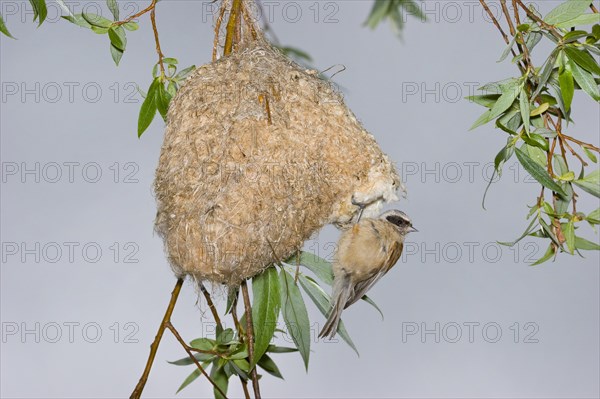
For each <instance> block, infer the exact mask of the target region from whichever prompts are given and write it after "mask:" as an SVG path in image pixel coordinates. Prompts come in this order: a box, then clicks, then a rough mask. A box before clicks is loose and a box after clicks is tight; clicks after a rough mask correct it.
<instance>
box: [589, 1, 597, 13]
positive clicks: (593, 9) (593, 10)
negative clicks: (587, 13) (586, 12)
mask: <svg viewBox="0 0 600 399" xmlns="http://www.w3.org/2000/svg"><path fill="white" fill-rule="evenodd" d="M590 8H591V9H592V12H593V13H594V14H598V9H597V8H596V6H595V5H594V3H592V4H590Z"/></svg>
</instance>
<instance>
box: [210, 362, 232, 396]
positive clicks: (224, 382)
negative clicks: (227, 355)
mask: <svg viewBox="0 0 600 399" xmlns="http://www.w3.org/2000/svg"><path fill="white" fill-rule="evenodd" d="M210 378H211V379H212V380H213V381H214V382H215V384H217V386H218V387H219V388H221V390H222V391H223V393H224V394H226V395H227V388H228V386H229V377H228V376H227V374H226V373H225V370H224V369H223V367H219V366H218V362H217V360H216V359H215V360H214V361H213V366H212V369H211V370H210ZM213 394H214V395H215V399H225V397H223V395H221V393H220V392H219V391H217V389H216V388H213Z"/></svg>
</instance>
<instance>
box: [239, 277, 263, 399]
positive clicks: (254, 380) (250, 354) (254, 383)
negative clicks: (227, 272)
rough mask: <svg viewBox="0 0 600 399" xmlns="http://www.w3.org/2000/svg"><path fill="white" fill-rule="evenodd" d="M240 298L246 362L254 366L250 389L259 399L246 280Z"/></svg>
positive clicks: (250, 307) (250, 310)
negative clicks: (245, 344) (242, 302)
mask: <svg viewBox="0 0 600 399" xmlns="http://www.w3.org/2000/svg"><path fill="white" fill-rule="evenodd" d="M242 296H243V297H244V306H245V308H246V337H247V338H248V360H249V362H250V365H251V366H252V365H254V366H253V367H252V370H251V371H250V376H251V378H252V388H253V389H254V397H255V398H256V399H260V386H259V385H258V374H257V373H256V365H255V364H254V329H253V327H252V306H251V305H250V296H249V295H248V284H247V283H246V280H244V281H243V282H242Z"/></svg>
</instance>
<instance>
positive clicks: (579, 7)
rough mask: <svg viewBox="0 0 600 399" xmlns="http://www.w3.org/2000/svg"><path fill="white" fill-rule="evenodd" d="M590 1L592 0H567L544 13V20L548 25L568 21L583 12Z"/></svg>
mask: <svg viewBox="0 0 600 399" xmlns="http://www.w3.org/2000/svg"><path fill="white" fill-rule="evenodd" d="M591 3H592V0H567V1H565V2H564V3H562V4H560V5H559V6H557V7H556V8H554V9H553V10H552V11H550V12H549V13H548V14H546V17H545V18H544V21H545V22H546V23H547V24H548V25H556V24H560V23H562V22H566V21H570V20H572V19H575V18H577V17H579V16H580V15H581V14H583V13H585V12H586V11H587V9H588V7H589V6H590V4H591Z"/></svg>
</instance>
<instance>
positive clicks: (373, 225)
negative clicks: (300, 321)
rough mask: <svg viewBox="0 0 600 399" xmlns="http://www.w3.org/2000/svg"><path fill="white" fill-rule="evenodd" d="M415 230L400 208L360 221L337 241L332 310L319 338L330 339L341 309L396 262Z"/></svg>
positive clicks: (362, 292)
mask: <svg viewBox="0 0 600 399" xmlns="http://www.w3.org/2000/svg"><path fill="white" fill-rule="evenodd" d="M413 231H418V230H417V229H415V228H414V227H413V226H412V222H411V221H410V219H409V218H408V216H406V214H405V213H404V212H402V211H399V210H391V211H387V212H384V213H382V214H381V215H380V216H379V218H377V219H371V218H369V219H363V220H360V219H359V221H358V222H357V223H356V224H355V225H354V226H353V227H352V228H351V229H348V230H347V231H345V232H344V233H343V234H342V236H341V237H340V240H339V245H338V248H337V252H336V257H335V261H334V264H333V275H334V280H333V295H332V298H331V305H332V307H331V311H330V314H329V317H328V318H327V322H326V323H325V326H323V329H322V330H321V332H320V333H319V337H329V338H333V337H334V336H335V333H336V332H337V328H338V324H339V322H340V317H341V315H342V311H343V310H344V309H346V308H347V307H348V306H350V305H352V304H353V303H354V302H356V301H358V300H359V299H360V298H362V297H363V295H365V293H366V292H367V291H369V289H371V287H373V285H375V283H377V281H379V279H380V278H381V277H383V276H384V275H385V274H386V273H387V272H388V271H389V270H390V269H391V268H392V267H393V266H394V265H395V264H396V262H397V261H398V259H399V258H400V255H401V254H402V249H403V247H404V238H405V237H406V235H407V234H408V233H410V232H413Z"/></svg>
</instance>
